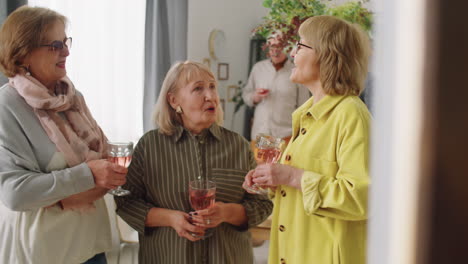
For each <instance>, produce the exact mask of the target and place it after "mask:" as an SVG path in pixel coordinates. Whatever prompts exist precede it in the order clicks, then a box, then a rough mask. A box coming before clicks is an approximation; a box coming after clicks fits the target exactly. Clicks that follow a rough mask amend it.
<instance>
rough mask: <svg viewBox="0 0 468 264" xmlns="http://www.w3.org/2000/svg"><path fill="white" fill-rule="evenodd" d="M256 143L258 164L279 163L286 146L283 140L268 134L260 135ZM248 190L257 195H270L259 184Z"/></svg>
mask: <svg viewBox="0 0 468 264" xmlns="http://www.w3.org/2000/svg"><path fill="white" fill-rule="evenodd" d="M256 141H257V144H256V150H255V160H256V161H257V163H258V164H263V163H268V164H272V163H277V162H278V161H279V159H280V157H281V153H282V152H283V149H284V145H285V141H284V140H283V139H282V138H276V137H273V136H270V135H267V134H258V135H257V138H256ZM247 188H248V189H249V190H250V191H252V192H254V193H257V194H267V193H268V190H267V189H266V188H262V187H261V186H259V185H258V184H254V185H252V187H247Z"/></svg>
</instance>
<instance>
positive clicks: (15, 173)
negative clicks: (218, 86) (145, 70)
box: [0, 6, 126, 264]
mask: <svg viewBox="0 0 468 264" xmlns="http://www.w3.org/2000/svg"><path fill="white" fill-rule="evenodd" d="M65 26H66V18H65V17H64V16H62V15H60V14H58V13H56V12H54V11H52V10H50V9H46V8H39V7H27V6H24V7H21V8H18V9H17V10H16V11H14V12H13V13H12V14H10V15H9V16H8V18H7V19H6V20H5V22H4V24H3V26H2V28H1V30H0V68H1V70H2V71H3V73H4V74H5V75H6V76H7V77H9V83H8V84H5V85H4V86H3V87H1V88H0V113H1V115H0V216H1V217H0V263H39V264H41V263H44V264H45V263H47V264H50V263H56V264H63V263H83V262H85V263H106V259H105V255H104V253H103V252H105V251H108V250H109V249H110V248H111V232H110V224H109V217H108V214H107V208H106V205H105V203H104V199H102V197H103V196H104V194H105V193H106V192H107V191H108V189H113V188H116V187H117V186H119V185H122V184H124V183H125V174H126V169H125V168H124V167H120V166H117V165H114V164H112V163H110V162H107V161H106V160H103V159H102V158H105V156H106V148H107V143H106V142H107V140H106V137H105V135H104V134H103V132H102V130H101V129H100V127H99V126H98V125H97V124H96V121H95V120H94V119H93V117H92V116H91V113H90V111H89V109H88V108H87V106H86V104H85V101H84V99H83V96H82V95H81V94H80V93H79V92H78V91H77V90H75V87H74V86H73V84H72V82H71V81H70V80H69V79H68V78H67V76H66V73H67V71H66V60H67V57H68V55H69V54H70V53H69V51H70V47H71V38H69V37H67V35H66V33H65Z"/></svg>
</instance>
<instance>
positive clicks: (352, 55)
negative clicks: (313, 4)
mask: <svg viewBox="0 0 468 264" xmlns="http://www.w3.org/2000/svg"><path fill="white" fill-rule="evenodd" d="M299 36H300V37H301V38H302V39H303V40H304V41H305V42H307V43H308V44H309V45H311V46H312V48H313V49H314V50H315V52H316V53H317V57H318V65H319V67H320V82H321V83H322V88H323V90H324V92H325V93H326V94H328V95H360V94H361V93H362V91H363V90H364V82H365V80H366V76H367V67H368V63H369V56H370V44H369V38H368V37H367V34H366V33H365V32H364V31H363V30H362V29H360V28H359V26H358V25H353V24H350V23H348V22H346V21H344V20H342V19H339V18H337V17H333V16H315V17H311V18H308V19H307V20H306V21H304V22H303V23H302V24H301V26H300V28H299Z"/></svg>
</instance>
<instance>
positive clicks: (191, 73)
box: [153, 61, 223, 136]
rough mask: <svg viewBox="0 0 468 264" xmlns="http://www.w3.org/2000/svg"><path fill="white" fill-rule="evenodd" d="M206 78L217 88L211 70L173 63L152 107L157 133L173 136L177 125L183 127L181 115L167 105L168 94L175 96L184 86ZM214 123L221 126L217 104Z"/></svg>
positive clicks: (191, 62)
mask: <svg viewBox="0 0 468 264" xmlns="http://www.w3.org/2000/svg"><path fill="white" fill-rule="evenodd" d="M200 76H202V77H206V78H209V79H213V80H215V82H216V88H217V87H218V84H217V80H216V78H215V77H214V75H213V73H212V72H211V70H210V69H209V68H208V67H207V66H206V65H204V64H201V63H198V62H194V61H184V62H177V63H175V64H174V65H173V66H172V67H171V68H170V69H169V71H168V72H167V74H166V77H165V78H164V82H163V84H162V87H161V92H160V93H159V97H158V101H157V102H156V105H155V106H154V112H153V120H154V122H155V124H156V126H157V127H159V132H160V133H162V134H165V135H169V136H170V135H173V134H174V132H175V131H176V126H177V125H183V123H182V118H181V116H180V115H181V114H178V113H177V112H176V111H175V109H173V108H172V107H171V105H170V104H169V98H168V95H169V93H172V94H174V95H177V91H178V90H179V89H180V88H181V87H184V86H185V85H187V84H189V83H191V82H193V81H196V78H198V77H200ZM216 123H217V124H218V125H222V123H223V110H222V108H221V106H220V104H219V101H218V102H217V109H216Z"/></svg>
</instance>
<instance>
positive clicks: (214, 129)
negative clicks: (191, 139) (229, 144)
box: [172, 123, 221, 142]
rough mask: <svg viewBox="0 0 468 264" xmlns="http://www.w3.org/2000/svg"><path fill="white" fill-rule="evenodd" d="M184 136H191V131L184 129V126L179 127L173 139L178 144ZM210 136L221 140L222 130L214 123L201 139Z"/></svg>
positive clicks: (205, 130) (204, 131)
mask: <svg viewBox="0 0 468 264" xmlns="http://www.w3.org/2000/svg"><path fill="white" fill-rule="evenodd" d="M184 134H186V135H187V136H189V135H191V133H190V131H188V130H187V129H186V128H185V127H183V126H182V125H177V126H176V131H175V133H174V135H173V136H172V138H173V139H174V141H175V142H178V141H179V140H180V139H181V138H182V136H183V135H184ZM208 135H211V136H213V137H214V138H215V139H217V140H221V128H220V127H219V126H218V125H217V124H216V123H214V124H213V125H211V126H210V127H209V128H208V129H204V130H203V131H202V132H201V134H200V138H205V137H207V136H208Z"/></svg>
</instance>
